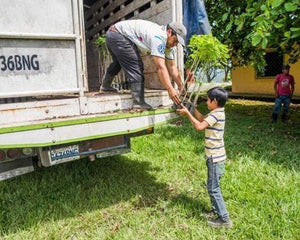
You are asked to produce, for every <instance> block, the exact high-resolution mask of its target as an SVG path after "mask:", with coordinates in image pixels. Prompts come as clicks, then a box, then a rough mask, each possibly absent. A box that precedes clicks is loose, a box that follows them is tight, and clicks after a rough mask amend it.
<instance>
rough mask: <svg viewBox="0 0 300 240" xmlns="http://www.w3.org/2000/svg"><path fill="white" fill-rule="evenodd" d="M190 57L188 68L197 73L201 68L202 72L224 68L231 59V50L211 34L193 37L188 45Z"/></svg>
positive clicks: (187, 63)
mask: <svg viewBox="0 0 300 240" xmlns="http://www.w3.org/2000/svg"><path fill="white" fill-rule="evenodd" d="M188 48H189V50H190V52H191V53H190V55H189V57H188V59H187V61H186V67H187V68H189V69H190V70H191V71H195V70H196V69H198V68H199V67H201V69H202V71H204V72H208V71H210V70H211V69H216V68H224V67H226V66H227V63H228V59H229V54H228V52H229V50H228V48H227V46H226V45H224V44H222V43H221V42H220V41H219V40H218V39H217V38H215V37H213V36H212V35H211V34H208V35H193V36H192V37H191V39H190V43H189V45H188Z"/></svg>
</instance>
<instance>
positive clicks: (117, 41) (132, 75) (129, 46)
mask: <svg viewBox="0 0 300 240" xmlns="http://www.w3.org/2000/svg"><path fill="white" fill-rule="evenodd" d="M106 44H107V47H108V50H109V52H110V53H111V55H112V59H113V62H112V63H111V64H110V66H109V67H108V69H107V73H106V74H109V75H110V76H115V75H117V74H118V73H119V72H120V70H121V68H122V69H123V70H124V72H125V75H126V77H127V79H128V81H129V82H144V75H143V71H144V64H143V61H142V59H141V56H140V54H139V52H138V49H137V47H136V45H135V44H134V43H133V42H131V41H130V40H129V39H127V38H126V37H124V36H123V35H122V34H120V33H118V32H112V31H108V32H107V33H106Z"/></svg>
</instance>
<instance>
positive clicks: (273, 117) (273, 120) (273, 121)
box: [272, 113, 278, 123]
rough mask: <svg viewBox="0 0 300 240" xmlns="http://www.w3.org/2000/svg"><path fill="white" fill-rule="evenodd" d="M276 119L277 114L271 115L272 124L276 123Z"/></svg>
mask: <svg viewBox="0 0 300 240" xmlns="http://www.w3.org/2000/svg"><path fill="white" fill-rule="evenodd" d="M277 118H278V114H277V113H273V114H272V123H276V122H277Z"/></svg>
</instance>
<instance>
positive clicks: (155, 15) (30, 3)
mask: <svg viewBox="0 0 300 240" xmlns="http://www.w3.org/2000/svg"><path fill="white" fill-rule="evenodd" d="M181 9H182V6H181V0H126V1H125V0H118V1H117V0H115V1H113V0H98V1H97V0H86V1H85V0H84V1H82V0H26V1H20V0H1V8H0V16H1V21H0V82H1V84H0V180H5V179H8V178H11V177H15V176H18V175H21V174H24V173H28V172H31V171H33V170H34V165H33V160H32V158H33V157H36V156H37V157H38V159H39V163H40V165H41V166H52V165H55V164H59V163H63V162H68V161H72V160H76V159H80V158H84V157H90V159H91V160H94V159H95V157H99V158H100V157H106V156H111V155H116V154H122V153H125V152H128V151H130V138H131V137H134V136H140V135H144V134H149V133H152V132H153V128H154V127H155V126H156V125H157V124H162V123H165V122H168V121H172V120H174V119H176V118H177V115H176V114H175V113H174V111H173V110H172V109H171V105H172V102H171V100H170V99H169V97H168V94H167V91H165V90H163V89H159V88H161V86H160V84H159V82H158V80H157V76H156V72H155V69H154V68H153V66H152V63H151V60H150V59H149V58H147V57H146V58H144V63H145V76H146V85H147V83H148V85H147V86H148V87H151V88H152V89H149V88H148V89H146V93H145V98H146V101H147V102H148V103H149V104H150V105H152V106H153V107H154V108H155V109H154V110H152V111H144V112H131V111H130V107H131V105H132V99H131V95H130V94H128V93H122V94H98V93H96V92H95V91H97V90H98V87H99V78H100V77H101V74H103V72H102V73H101V71H100V70H99V69H101V66H100V65H99V63H100V62H101V61H100V60H101V59H100V60H99V52H98V51H97V48H96V47H95V44H94V41H95V39H96V38H97V37H98V36H99V35H100V34H103V33H104V32H105V30H107V28H108V27H109V26H110V25H111V24H113V23H115V22H117V21H120V20H124V19H129V18H142V19H149V20H151V21H154V22H157V23H159V24H167V23H168V22H171V21H174V20H176V21H182V19H181V18H182V14H181V12H182V11H181ZM86 53H87V54H86ZM177 64H178V66H179V69H180V70H181V71H182V70H183V58H182V49H179V51H178V53H177Z"/></svg>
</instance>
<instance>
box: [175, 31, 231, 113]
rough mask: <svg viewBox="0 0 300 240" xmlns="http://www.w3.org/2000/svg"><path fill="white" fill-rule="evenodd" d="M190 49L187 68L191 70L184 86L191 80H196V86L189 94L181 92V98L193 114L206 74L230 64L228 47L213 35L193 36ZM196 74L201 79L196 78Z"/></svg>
mask: <svg viewBox="0 0 300 240" xmlns="http://www.w3.org/2000/svg"><path fill="white" fill-rule="evenodd" d="M188 48H189V52H190V54H189V56H188V58H187V61H186V63H185V68H186V69H189V73H188V74H187V76H186V79H185V81H184V85H186V83H187V81H189V80H190V79H191V78H195V84H194V87H193V89H192V91H191V92H189V93H188V91H186V92H185V93H184V94H183V92H180V96H181V102H182V103H183V104H184V106H185V107H186V108H187V109H189V111H190V112H191V113H193V112H194V109H195V107H196V104H197V101H198V98H199V95H200V91H201V90H200V89H201V88H200V87H201V85H202V83H203V80H204V76H205V73H207V72H209V70H210V69H212V68H214V69H224V68H225V67H226V65H227V64H228V59H229V53H228V52H229V50H228V48H227V46H226V45H224V44H222V43H221V42H220V41H219V40H218V39H217V38H215V37H213V36H212V35H211V34H208V35H194V36H192V37H191V39H190V43H189V45H188ZM196 72H197V76H199V77H195V76H196Z"/></svg>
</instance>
